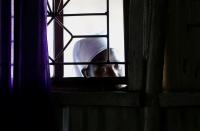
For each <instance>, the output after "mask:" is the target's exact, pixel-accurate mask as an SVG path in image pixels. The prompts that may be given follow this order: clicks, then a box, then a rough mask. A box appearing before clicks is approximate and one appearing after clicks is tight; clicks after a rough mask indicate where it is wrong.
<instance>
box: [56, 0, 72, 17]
mask: <svg viewBox="0 0 200 131" xmlns="http://www.w3.org/2000/svg"><path fill="white" fill-rule="evenodd" d="M69 1H70V0H68V1H66V2H65V4H64V5H63V7H62V8H61V9H60V10H59V11H58V14H60V12H62V10H63V9H64V8H65V6H66V5H67V4H68V3H69Z"/></svg>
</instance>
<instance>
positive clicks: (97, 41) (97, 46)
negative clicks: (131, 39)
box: [73, 38, 107, 75]
mask: <svg viewBox="0 0 200 131" xmlns="http://www.w3.org/2000/svg"><path fill="white" fill-rule="evenodd" d="M106 41H107V39H106V38H85V39H82V40H80V41H78V42H77V43H76V44H75V45H74V49H73V58H74V62H91V60H92V59H93V58H94V57H95V56H96V55H97V54H98V53H100V52H101V51H103V50H105V49H107V42H106ZM77 66H78V70H79V73H80V74H81V70H82V69H83V68H87V66H88V65H77ZM77 73H78V71H77ZM80 74H79V75H80Z"/></svg>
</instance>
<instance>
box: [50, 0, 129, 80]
mask: <svg viewBox="0 0 200 131" xmlns="http://www.w3.org/2000/svg"><path fill="white" fill-rule="evenodd" d="M95 1H97V2H98V4H99V6H100V7H102V9H99V10H97V11H93V12H92V11H91V10H90V8H89V9H88V8H84V7H82V8H77V9H76V8H74V9H73V7H75V6H76V5H78V4H77V3H79V2H82V3H81V4H83V2H84V4H83V6H84V5H87V2H88V3H90V4H91V3H92V4H91V6H90V7H92V6H93V5H94V4H95ZM117 1H118V2H117ZM85 2H86V3H85ZM115 3H118V4H121V5H120V7H121V8H120V9H119V10H120V12H121V14H120V19H121V20H120V22H121V23H120V26H119V25H117V26H118V27H117V29H114V28H116V26H112V25H114V24H115V22H116V23H117V21H113V20H112V21H110V20H111V17H116V16H117V15H119V14H114V13H113V11H112V12H111V11H110V10H114V9H110V8H116V7H117V6H111V5H112V4H115ZM81 4H79V6H80V5H81ZM103 5H104V6H103ZM81 6H82V5H81ZM87 7H89V6H87ZM96 7H97V6H94V7H92V8H96ZM68 8H71V10H70V9H69V10H68ZM47 9H48V10H47V17H48V19H47V25H48V44H49V45H48V46H49V64H50V70H51V76H52V77H60V78H63V77H74V75H66V74H67V73H68V72H67V71H66V69H65V67H67V66H69V67H70V66H74V65H86V64H88V65H89V64H120V65H123V69H124V73H125V64H126V62H125V60H124V59H125V58H124V32H123V28H124V27H123V26H124V25H123V0H84V1H82V0H48V7H47ZM91 17H92V19H89V20H85V21H90V20H94V19H97V21H98V20H102V22H99V23H100V25H99V26H100V27H102V26H104V25H105V26H104V27H103V28H105V29H103V31H102V32H100V31H97V32H95V31H93V32H92V31H91V33H88V32H86V33H84V32H83V33H81V29H80V32H79V33H77V32H75V33H74V32H72V28H71V29H70V24H69V23H70V22H68V21H71V23H75V22H77V21H78V20H80V19H78V18H81V19H87V18H91ZM118 20H119V18H118ZM94 22H95V20H94ZM104 23H106V24H104ZM97 24H98V23H97ZM101 24H102V25H101ZM77 25H78V26H80V25H81V23H80V24H77ZM88 25H89V24H88ZM88 25H87V26H88ZM89 26H90V25H89ZM89 26H88V27H89ZM111 26H112V27H111ZM82 27H83V26H82ZM80 28H81V26H80ZM83 28H84V27H83ZM111 28H112V31H111ZM97 30H98V29H97ZM99 30H100V29H99ZM99 32H100V34H99ZM113 32H120V33H121V34H120V33H118V34H117V35H118V36H119V34H120V38H118V37H116V35H113V34H112V33H113ZM111 37H112V39H111ZM114 37H115V39H114ZM83 38H106V39H107V49H109V48H110V47H111V43H113V44H115V42H117V41H120V42H121V45H120V46H121V47H122V48H121V47H119V48H121V50H122V51H121V52H123V53H121V54H122V56H123V61H120V62H112V61H110V60H109V50H108V55H107V56H108V57H107V62H98V63H97V62H74V61H72V60H70V59H69V60H67V55H70V54H71V53H70V52H68V53H67V49H68V48H70V46H71V48H72V45H73V44H74V43H75V42H76V41H78V40H80V39H83ZM58 70H59V71H58Z"/></svg>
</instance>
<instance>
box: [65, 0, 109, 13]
mask: <svg viewBox="0 0 200 131" xmlns="http://www.w3.org/2000/svg"><path fill="white" fill-rule="evenodd" d="M66 1H68V0H64V1H63V2H64V3H65V2H66ZM100 12H101V13H104V12H106V0H70V1H69V3H68V4H67V5H66V7H65V8H64V14H74V13H100Z"/></svg>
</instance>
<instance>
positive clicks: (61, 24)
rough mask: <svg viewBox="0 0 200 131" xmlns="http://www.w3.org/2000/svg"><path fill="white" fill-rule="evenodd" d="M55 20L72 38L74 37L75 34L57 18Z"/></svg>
mask: <svg viewBox="0 0 200 131" xmlns="http://www.w3.org/2000/svg"><path fill="white" fill-rule="evenodd" d="M55 20H56V22H57V23H58V24H59V25H60V26H61V27H62V28H64V29H65V30H66V31H67V32H68V33H69V34H70V35H71V36H73V34H72V33H71V32H70V31H69V30H68V29H67V28H66V27H65V26H64V25H63V23H61V22H60V21H59V20H58V19H57V18H56V17H55Z"/></svg>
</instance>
